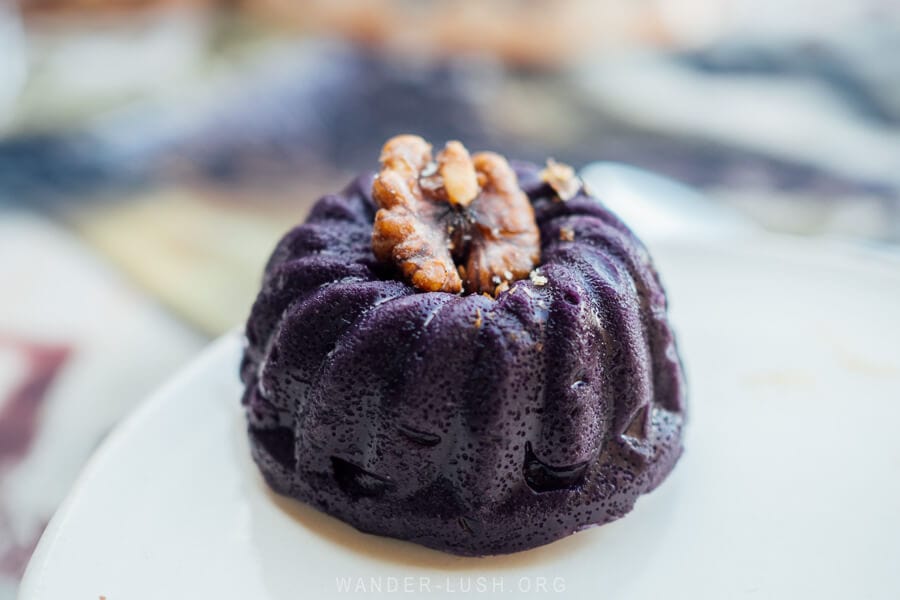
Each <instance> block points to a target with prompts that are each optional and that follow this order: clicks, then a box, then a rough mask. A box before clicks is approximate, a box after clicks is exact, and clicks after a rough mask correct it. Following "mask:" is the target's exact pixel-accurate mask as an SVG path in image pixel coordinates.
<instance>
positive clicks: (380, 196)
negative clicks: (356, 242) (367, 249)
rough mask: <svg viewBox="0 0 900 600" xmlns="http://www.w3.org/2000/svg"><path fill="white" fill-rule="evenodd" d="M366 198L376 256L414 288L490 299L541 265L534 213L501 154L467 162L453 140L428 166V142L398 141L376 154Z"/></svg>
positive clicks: (480, 155)
mask: <svg viewBox="0 0 900 600" xmlns="http://www.w3.org/2000/svg"><path fill="white" fill-rule="evenodd" d="M372 195H373V197H374V199H375V203H376V204H377V205H378V212H377V214H376V215H375V226H374V229H373V232H372V248H373V250H374V252H375V256H376V257H377V258H378V259H379V260H381V261H384V262H390V263H393V264H395V265H397V266H398V267H399V268H400V270H401V272H402V273H403V276H404V278H406V280H407V281H409V282H410V283H411V284H412V285H413V286H415V287H416V288H418V289H419V290H422V291H426V292H451V293H459V292H462V291H465V292H467V293H489V294H494V295H496V293H497V292H498V291H499V290H502V289H505V288H507V287H508V285H509V283H510V282H512V281H515V280H517V279H524V278H526V277H528V274H529V273H530V272H531V270H532V269H533V268H534V267H535V265H536V264H537V263H538V262H539V260H540V233H539V232H538V227H537V223H536V222H535V219H534V210H533V209H532V207H531V203H530V202H529V200H528V197H527V196H526V195H525V193H524V192H523V191H522V190H521V189H520V188H519V183H518V180H517V179H516V174H515V172H514V171H513V170H512V167H510V166H509V163H508V162H507V161H506V159H505V158H503V157H502V156H500V155H499V154H494V153H492V152H479V153H477V154H475V155H473V156H470V155H469V152H468V151H467V150H466V149H465V147H464V146H463V145H462V144H461V143H459V142H455V141H453V142H448V143H447V145H446V146H445V147H444V149H443V150H442V151H441V152H439V153H438V155H437V159H436V160H433V159H432V155H431V145H430V144H429V143H428V142H426V141H425V140H423V139H422V138H420V137H418V136H414V135H398V136H396V137H393V138H391V139H390V140H388V142H387V143H386V144H385V145H384V148H383V149H382V151H381V171H380V172H379V173H378V176H377V177H376V178H375V183H374V185H373V187H372ZM503 284H505V285H503Z"/></svg>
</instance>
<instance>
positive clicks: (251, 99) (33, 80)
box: [0, 1, 900, 599]
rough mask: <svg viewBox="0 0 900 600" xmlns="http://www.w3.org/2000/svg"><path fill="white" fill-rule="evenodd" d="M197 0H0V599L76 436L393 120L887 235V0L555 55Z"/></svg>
mask: <svg viewBox="0 0 900 600" xmlns="http://www.w3.org/2000/svg"><path fill="white" fill-rule="evenodd" d="M31 4H32V5H34V6H43V5H41V4H40V3H31ZM175 4H176V5H178V4H179V3H175ZM203 4H205V3H189V5H188V6H186V7H185V6H176V7H175V8H166V9H164V10H162V11H157V10H151V11H147V12H141V13H140V14H139V15H136V14H130V15H128V16H122V15H119V16H117V17H111V18H115V19H119V21H117V23H118V25H119V27H118V28H117V29H110V28H109V27H105V26H104V27H103V29H102V33H98V30H97V29H96V27H98V26H97V25H96V23H95V22H93V21H91V20H87V21H85V22H82V21H78V22H77V23H76V24H73V23H71V22H68V21H66V22H64V23H63V25H60V22H59V21H58V20H51V22H49V23H48V22H46V21H44V20H43V17H41V18H40V19H37V20H35V21H33V20H32V19H33V18H35V17H33V16H32V15H31V13H30V12H28V11H26V14H27V15H29V16H28V17H27V18H26V20H25V21H24V25H23V21H22V20H21V19H20V18H19V16H18V13H17V12H16V11H13V10H11V9H10V8H9V6H7V5H5V4H4V5H2V6H0V281H2V282H3V284H2V285H3V287H2V290H3V293H2V294H0V599H3V598H9V597H12V596H13V595H14V589H15V585H16V581H17V578H18V576H19V574H20V573H21V571H22V569H23V567H24V564H25V562H26V561H27V558H28V556H29V554H30V552H31V549H32V548H33V547H34V544H35V543H36V540H37V539H38V536H39V535H40V532H41V530H42V527H43V525H44V524H45V523H46V522H47V520H48V519H49V518H50V516H51V515H52V513H53V510H54V508H55V507H56V506H57V505H58V503H59V502H60V500H61V499H62V497H63V496H64V495H65V493H66V491H67V489H68V488H69V486H70V485H71V483H72V481H73V480H74V478H75V476H76V475H77V472H78V470H79V468H80V467H81V465H82V464H83V462H84V460H85V459H86V458H87V456H88V455H89V454H90V452H91V450H92V448H94V447H95V446H96V444H97V443H98V442H99V441H100V440H101V439H102V438H103V436H104V435H105V433H106V432H107V431H108V430H109V429H110V428H111V427H112V426H113V425H114V424H115V423H116V421H117V420H118V419H120V418H121V416H122V415H123V414H124V413H125V412H126V411H128V410H129V409H130V408H131V407H133V406H134V405H135V403H137V402H138V401H140V400H141V399H142V397H143V396H145V395H146V393H147V392H149V391H150V390H151V389H152V388H153V387H154V386H155V385H157V384H158V383H159V382H160V381H161V380H163V379H164V378H165V377H166V376H167V375H169V374H170V373H172V372H173V371H174V370H175V369H177V368H178V367H179V366H180V365H181V364H183V363H184V362H185V361H186V360H187V359H188V358H190V356H191V355H192V354H194V353H195V352H196V351H197V350H198V349H199V348H200V347H201V346H202V345H203V344H204V343H205V342H206V340H208V339H210V338H211V337H213V336H215V335H217V334H219V333H221V332H223V331H226V330H228V329H230V328H232V327H235V326H237V325H238V324H239V323H240V322H241V321H242V320H243V318H244V316H245V314H246V313H247V310H248V307H249V303H250V302H251V301H252V298H253V295H254V293H255V288H256V285H257V282H258V278H259V274H260V272H261V268H262V264H263V261H264V260H265V257H266V255H267V253H268V252H269V251H270V249H271V247H272V245H273V244H274V242H275V240H276V239H277V238H278V236H279V235H280V234H281V233H282V232H283V231H285V230H286V229H287V228H289V227H290V226H291V225H292V224H294V223H295V222H297V221H298V220H299V219H301V218H302V216H303V214H304V213H305V211H306V210H307V209H308V207H309V205H310V203H311V201H312V200H314V199H315V198H316V197H317V196H318V195H319V194H320V193H323V192H325V191H327V190H330V189H334V188H335V187H338V186H341V185H343V183H344V182H345V181H347V180H348V179H349V176H350V174H351V173H352V172H353V171H355V170H358V169H364V168H371V167H372V165H373V162H374V159H375V158H376V157H377V154H378V148H379V146H380V144H381V143H382V142H383V140H384V139H386V138H387V137H389V136H390V135H392V134H394V133H396V132H398V131H413V132H417V133H420V134H423V135H425V136H426V137H427V138H429V139H432V140H445V139H449V138H460V139H463V140H465V141H466V143H467V146H469V147H470V148H473V149H481V148H486V149H487V148H490V149H495V150H499V151H501V152H505V153H507V154H509V155H512V156H516V157H520V158H526V159H534V160H542V159H543V158H544V157H546V156H547V155H551V156H554V157H555V158H557V159H559V160H562V161H565V162H569V163H572V164H575V165H579V166H580V165H583V164H586V163H588V162H592V161H595V160H613V161H623V162H628V163H632V164H635V165H638V166H640V167H644V168H647V169H651V170H654V171H658V172H661V173H663V174H666V175H669V176H671V177H673V178H675V179H678V180H681V181H684V182H686V183H688V184H691V185H693V186H696V187H698V188H700V189H702V190H703V191H705V192H706V193H707V195H708V196H709V197H711V198H712V199H713V200H714V201H716V202H718V203H720V204H722V205H725V206H729V207H732V208H734V209H735V210H737V211H739V212H740V213H742V214H743V215H745V216H746V217H747V218H748V219H751V220H754V221H756V222H757V223H759V224H761V225H762V226H764V227H766V228H769V229H772V230H775V231H783V232H789V233H798V234H804V235H828V236H840V237H847V238H852V239H855V240H858V241H860V242H862V243H866V244H878V245H881V246H884V247H890V246H891V245H892V244H897V243H898V242H900V60H898V58H897V57H900V14H898V12H897V11H894V10H891V8H890V3H885V2H878V1H871V2H857V3H840V2H839V3H836V6H837V5H839V6H842V7H845V8H847V7H852V10H851V9H850V8H847V10H846V11H844V12H843V13H842V12H841V11H840V10H836V9H835V10H833V11H831V13H828V11H825V12H826V13H828V14H829V15H830V17H831V18H832V21H834V22H833V23H832V26H831V27H828V26H827V25H828V20H827V19H825V20H824V21H822V22H819V23H817V26H819V27H813V28H810V27H806V28H804V27H800V26H797V27H788V26H785V27H782V28H780V27H771V28H768V29H766V28H763V29H762V30H760V29H759V28H757V29H753V28H748V29H747V30H746V31H745V30H744V29H743V28H742V25H741V23H742V22H741V21H740V20H739V19H738V21H735V22H729V23H728V24H727V27H726V26H724V25H722V27H725V29H724V30H723V32H722V35H718V36H717V35H706V36H705V37H703V38H702V40H701V41H700V42H697V43H686V42H685V41H684V39H681V40H680V41H679V39H678V36H673V35H668V36H666V35H662V34H661V33H660V32H661V30H660V29H659V27H658V23H657V21H656V20H654V19H656V18H657V17H658V15H657V16H656V17H653V16H652V15H651V16H648V15H644V14H643V13H642V14H641V15H638V16H635V15H630V16H629V18H635V19H639V21H636V23H638V25H641V24H642V23H643V21H640V19H651V21H650V23H651V24H652V25H653V27H650V26H649V25H647V23H643V25H647V26H646V27H644V26H641V27H637V26H636V27H635V29H634V31H641V32H644V34H646V32H648V31H652V32H653V35H652V36H649V37H648V36H647V35H644V36H643V37H641V36H640V35H638V34H635V36H637V37H636V38H635V39H632V40H631V42H633V43H628V44H622V45H619V46H616V47H613V48H610V47H606V48H603V49H587V48H578V49H577V51H576V52H575V53H574V54H566V53H565V52H562V50H566V49H567V48H566V47H560V48H557V49H559V50H560V52H559V56H557V55H556V54H555V53H554V54H552V60H532V59H534V58H535V57H534V56H533V53H529V52H527V48H525V49H523V48H522V47H520V46H519V45H516V46H515V51H514V52H513V50H504V48H492V49H491V50H492V52H493V53H494V54H492V55H490V56H485V55H484V54H483V53H482V54H477V53H476V54H473V52H472V51H471V48H469V49H467V51H466V52H463V53H459V52H434V53H427V52H422V51H418V50H417V51H414V52H410V51H408V50H403V49H402V48H400V49H398V48H388V49H385V48H378V49H376V48H373V47H372V46H371V45H361V44H359V43H350V42H342V41H338V39H337V38H335V37H326V36H322V35H312V34H307V35H304V36H299V37H298V36H296V35H295V34H287V33H285V32H284V31H283V30H279V31H277V32H273V30H272V29H270V28H264V27H261V26H260V25H259V23H258V22H256V21H253V20H252V19H246V18H244V17H236V16H235V15H233V14H229V15H226V16H223V15H222V14H221V13H219V12H215V11H212V10H211V9H209V8H203V7H202V5H203ZM251 4H252V3H251ZM574 4H578V5H581V4H583V3H578V2H575V3H574ZM700 4H702V3H700ZM732 4H733V5H734V6H736V7H742V6H743V7H744V8H746V6H745V5H747V4H748V3H747V2H743V3H742V2H737V1H736V2H732ZM752 4H754V5H755V4H756V3H752ZM763 4H767V3H763ZM26 5H28V3H26ZM587 5H588V4H584V6H587ZM863 9H864V10H863ZM28 10H31V9H28ZM41 10H42V11H43V9H41ZM266 10H272V7H271V6H269V7H268V8H267V9H266ZM264 12H265V11H264ZM845 13H846V14H845ZM41 14H43V13H41ZM736 14H738V15H740V14H744V16H745V17H747V14H749V13H741V12H740V11H738V12H737V13H736ZM754 14H755V13H754ZM791 14H793V13H791ZM793 16H794V17H796V19H795V21H784V23H787V24H788V25H790V24H792V23H793V24H794V25H796V23H803V22H804V21H803V19H802V18H801V17H799V16H798V15H797V14H793ZM651 17H652V18H651ZM323 18H324V17H323ZM736 18H737V17H736ZM747 18H748V19H749V17H747ZM750 21H752V19H749V20H748V22H750ZM753 22H754V23H756V24H758V23H757V22H756V21H753ZM778 23H779V24H783V23H782V22H781V21H778ZM344 25H346V24H344ZM344 25H342V27H341V28H340V31H341V32H342V33H344V34H346V33H347V31H346V30H347V27H349V26H346V27H345V26H344ZM350 29H351V30H352V27H350ZM627 31H631V30H630V29H629V30H627ZM691 31H693V30H691ZM670 33H671V32H670ZM351 37H353V36H351ZM356 37H363V38H365V37H366V36H356ZM683 37H684V36H682V38H683ZM453 39H454V40H455V39H456V38H453ZM560 39H561V40H563V41H564V38H560ZM648 40H650V41H648ZM370 41H371V40H370ZM651 41H652V43H651ZM560 43H562V42H560ZM504 52H508V53H510V56H507V57H506V58H507V59H509V60H507V61H504V60H502V58H503V57H504V56H505V55H504ZM548 52H549V50H548Z"/></svg>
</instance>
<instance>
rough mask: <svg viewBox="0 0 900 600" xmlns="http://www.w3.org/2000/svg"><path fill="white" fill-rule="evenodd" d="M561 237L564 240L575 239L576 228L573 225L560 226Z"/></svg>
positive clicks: (570, 240)
mask: <svg viewBox="0 0 900 600" xmlns="http://www.w3.org/2000/svg"><path fill="white" fill-rule="evenodd" d="M559 239H560V240H561V241H563V242H572V241H575V230H574V229H572V228H571V227H560V228H559Z"/></svg>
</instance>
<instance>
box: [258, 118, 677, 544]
mask: <svg viewBox="0 0 900 600" xmlns="http://www.w3.org/2000/svg"><path fill="white" fill-rule="evenodd" d="M666 311H667V308H666V296H665V292H664V290H663V287H662V285H661V283H660V280H659V277H658V275H657V272H656V270H655V269H654V266H653V263H652V261H651V258H650V256H649V254H648V253H647V250H646V249H645V247H644V246H643V244H641V242H640V241H639V240H638V239H637V238H636V237H635V236H634V234H632V233H631V231H630V230H629V229H628V228H627V227H626V226H625V225H624V224H623V223H622V222H621V221H620V220H619V219H618V218H617V217H616V216H615V215H613V214H612V213H611V212H610V211H609V210H607V209H606V208H605V207H604V206H603V204H602V202H601V201H600V200H598V199H597V198H594V197H592V196H591V195H590V193H589V192H588V191H587V190H586V189H585V187H584V185H583V184H582V182H581V181H580V180H579V179H578V178H577V177H576V175H575V173H574V172H573V170H572V169H571V168H570V167H568V166H566V165H562V164H559V163H555V162H553V161H548V163H547V165H546V166H544V167H539V166H536V165H533V164H525V163H510V162H508V161H507V160H506V159H505V158H503V157H502V156H500V155H498V154H495V153H490V152H479V153H476V154H472V155H470V154H469V152H468V151H467V150H466V148H465V147H463V145H462V144H460V143H459V142H449V143H448V144H446V146H445V147H444V148H443V149H442V150H441V151H440V152H438V153H437V154H436V155H435V154H434V153H433V151H432V147H431V146H430V145H429V144H428V143H427V142H425V140H423V139H421V138H419V137H416V136H411V135H401V136H397V137H394V138H392V139H391V140H389V141H388V142H387V143H386V144H385V146H384V149H383V151H382V155H381V169H380V171H379V172H378V173H365V174H363V175H361V176H359V177H358V178H357V179H356V180H354V181H353V182H352V183H351V184H350V185H349V186H348V187H347V188H345V189H344V190H343V191H341V192H338V193H335V194H330V195H327V196H325V197H323V198H321V199H320V200H319V201H318V202H317V203H316V204H315V205H314V207H313V208H312V211H311V213H310V215H309V217H308V218H307V220H306V222H305V223H303V224H301V225H299V226H297V227H295V228H294V229H292V230H291V231H290V232H288V233H287V234H286V235H285V236H284V238H283V239H282V240H281V241H280V242H279V244H278V246H277V247H276V249H275V251H274V252H273V254H272V257H271V259H270V260H269V263H268V265H267V266H266V269H265V275H264V279H263V284H262V289H261V291H260V293H259V296H258V298H257V300H256V302H255V304H254V306H253V309H252V312H251V315H250V318H249V320H248V322H247V329H246V333H247V341H248V344H247V348H246V352H245V356H244V361H243V364H242V367H241V377H242V379H243V381H244V383H245V386H246V388H245V394H244V397H243V400H242V402H243V405H244V407H245V412H246V415H247V420H248V431H249V436H250V441H251V448H252V453H253V458H254V460H255V462H256V464H257V465H258V466H259V469H260V470H261V472H262V474H263V476H264V477H265V480H266V481H267V482H268V484H269V485H270V486H271V487H272V488H273V489H274V490H275V491H277V492H279V493H281V494H284V495H287V496H290V497H293V498H296V499H299V500H301V501H303V502H306V503H308V504H310V505H312V506H314V507H316V508H317V509H319V510H321V511H323V512H326V513H328V514H330V515H333V516H335V517H337V518H339V519H341V520H343V521H345V522H347V523H349V524H351V525H353V526H354V527H356V528H357V529H360V530H362V531H365V532H369V533H374V534H378V535H384V536H390V537H395V538H401V539H404V540H409V541H412V542H415V543H418V544H422V545H425V546H429V547H432V548H437V549H440V550H444V551H447V552H451V553H454V554H462V555H489V554H503V553H509V552H515V551H519V550H525V549H528V548H533V547H535V546H539V545H542V544H546V543H549V542H552V541H554V540H557V539H559V538H562V537H564V536H567V535H569V534H571V533H573V532H576V531H579V530H581V529H585V528H587V527H590V526H593V525H600V524H603V523H606V522H609V521H612V520H614V519H617V518H619V517H621V516H623V515H625V514H626V513H627V512H628V511H630V510H631V508H632V507H633V505H634V503H635V500H636V499H637V498H638V496H640V495H641V494H644V493H647V492H649V491H651V490H652V489H653V488H655V487H656V486H657V485H659V483H660V482H661V481H662V480H663V479H664V478H665V477H666V475H668V473H669V472H670V471H671V470H672V468H673V467H674V465H675V463H676V461H677V460H678V457H679V456H680V454H681V451H682V430H683V425H684V418H685V385H684V376H683V371H682V367H681V363H680V360H679V357H678V352H677V349H676V344H675V339H674V337H673V333H672V329H671V327H670V326H669V323H668V320H667V312H666Z"/></svg>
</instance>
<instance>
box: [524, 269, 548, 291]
mask: <svg viewBox="0 0 900 600" xmlns="http://www.w3.org/2000/svg"><path fill="white" fill-rule="evenodd" d="M528 277H529V279H531V283H533V284H534V285H536V286H538V287H540V286H544V285H547V282H548V281H550V280H549V279H547V278H546V277H544V276H543V275H541V274H540V273H538V271H537V269H535V270H534V271H532V272H531V273H529V274H528Z"/></svg>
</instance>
